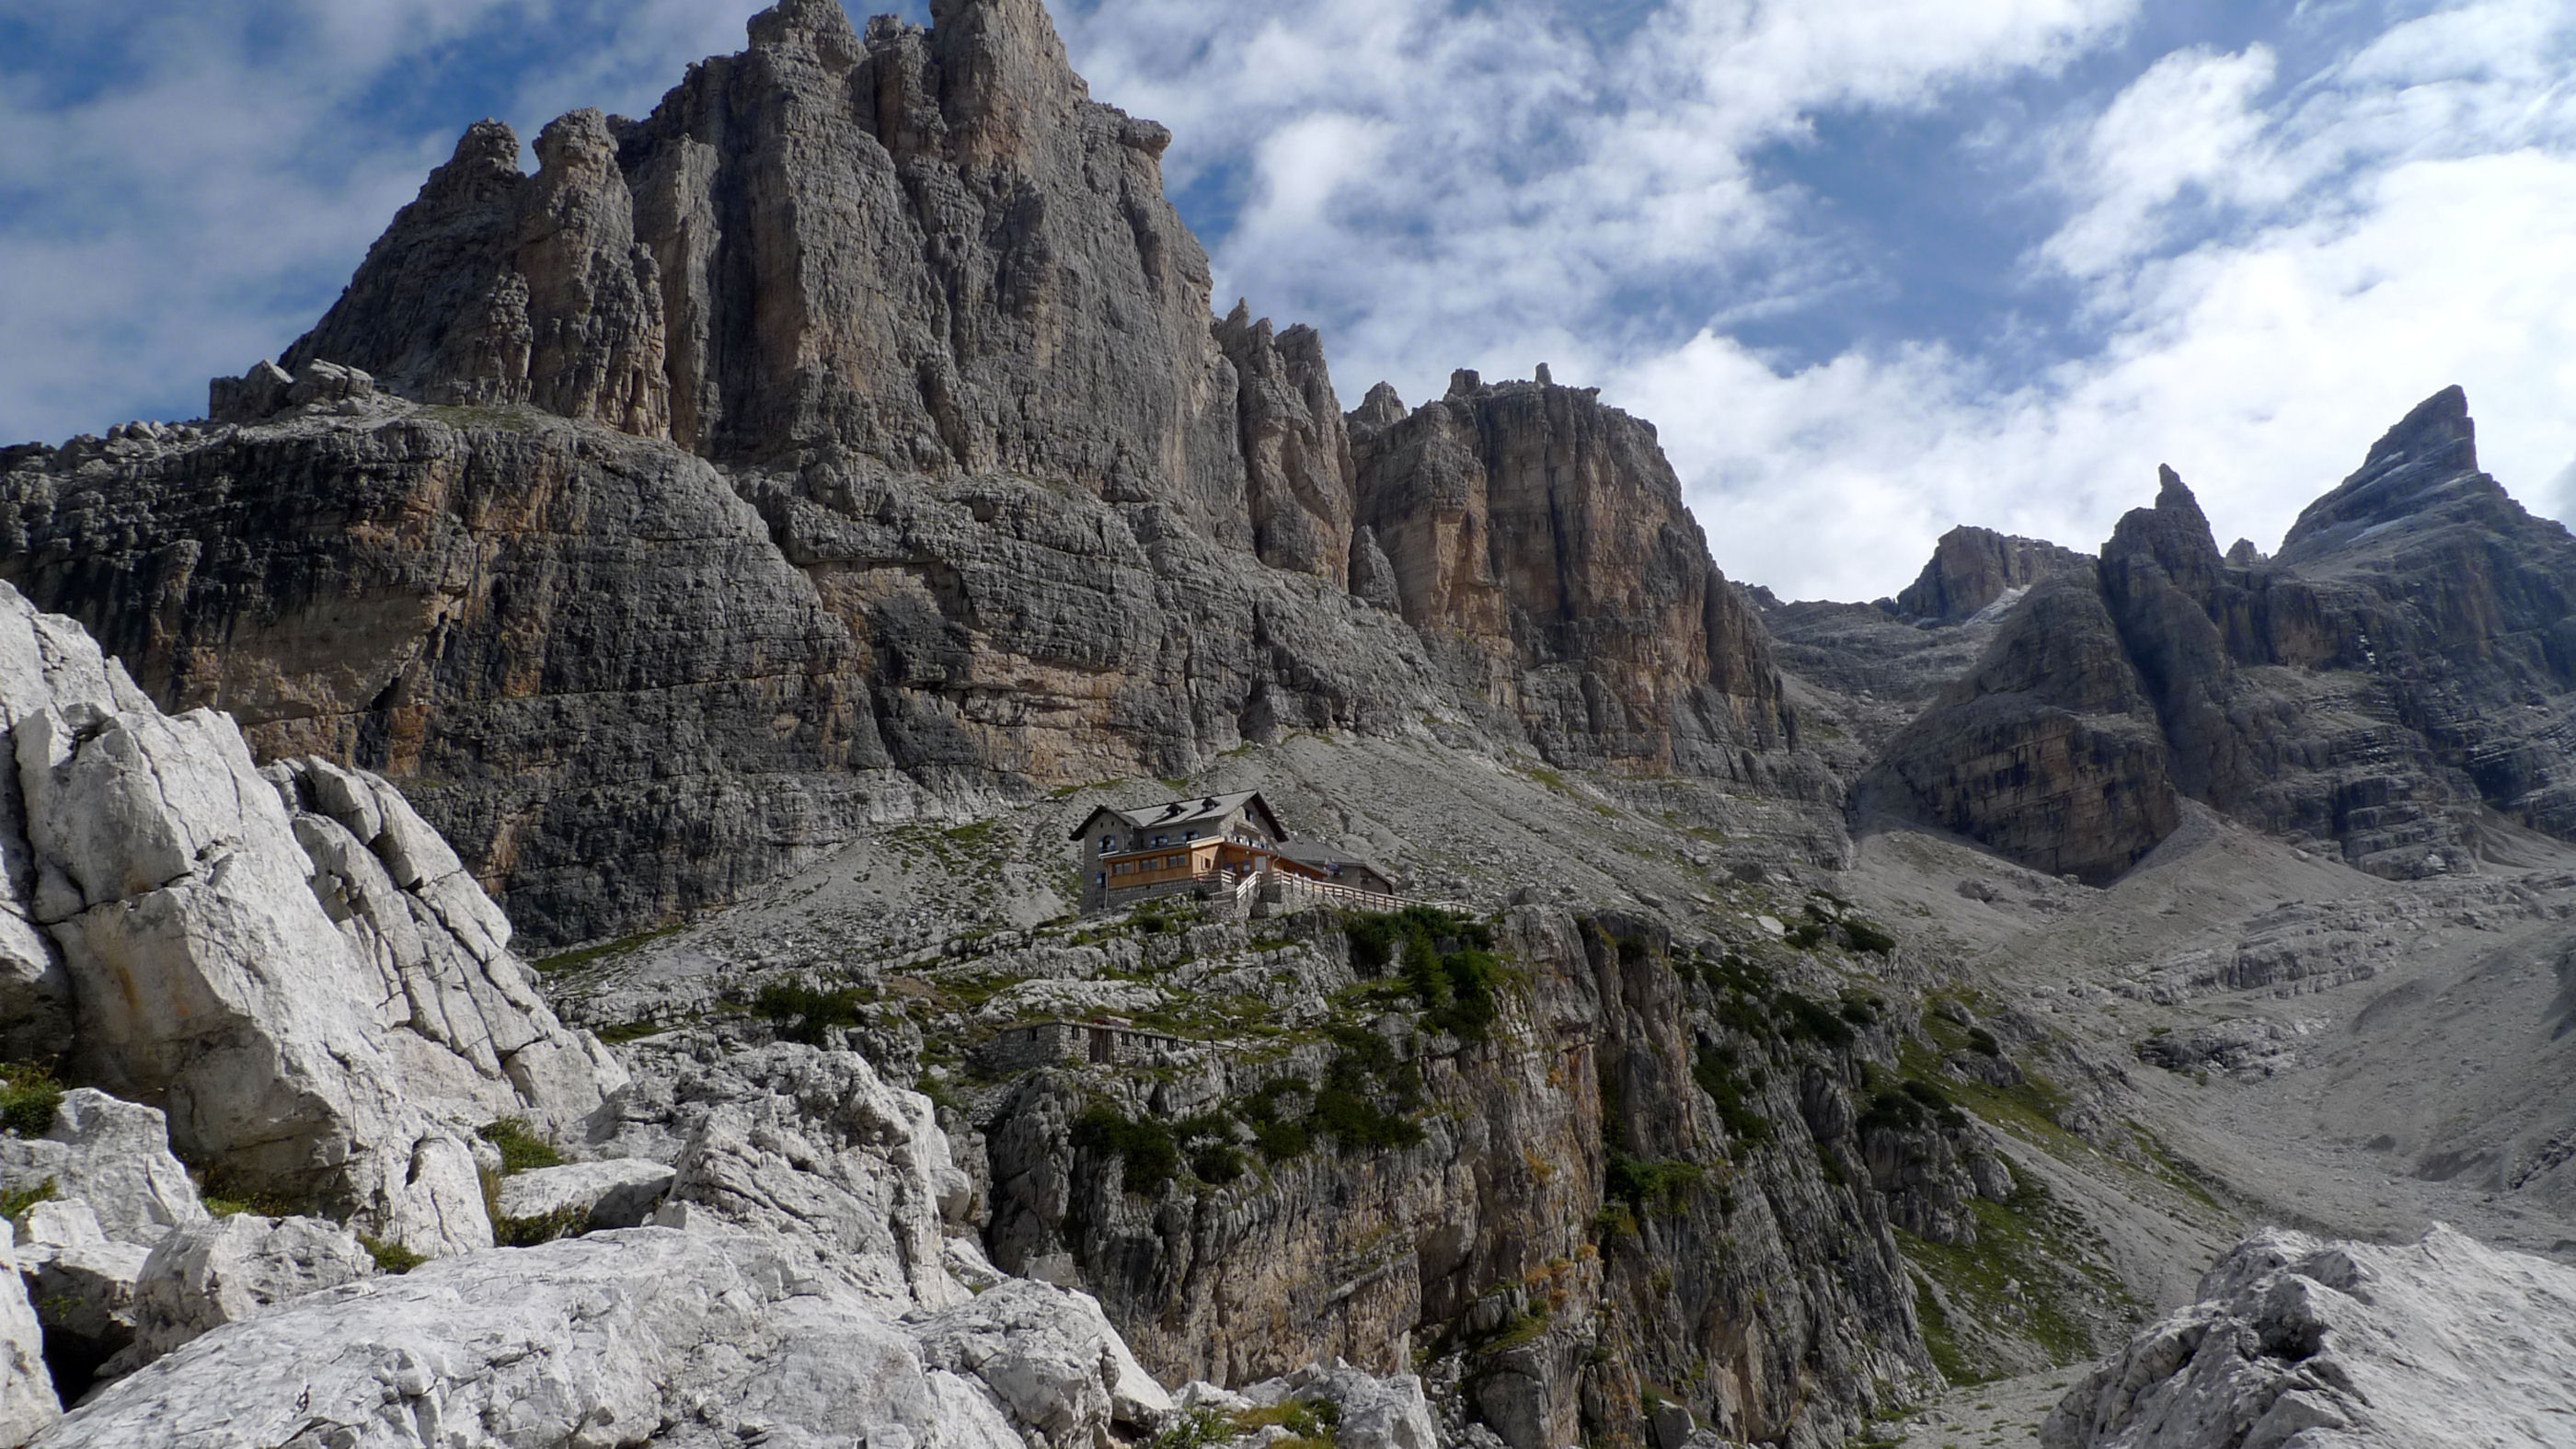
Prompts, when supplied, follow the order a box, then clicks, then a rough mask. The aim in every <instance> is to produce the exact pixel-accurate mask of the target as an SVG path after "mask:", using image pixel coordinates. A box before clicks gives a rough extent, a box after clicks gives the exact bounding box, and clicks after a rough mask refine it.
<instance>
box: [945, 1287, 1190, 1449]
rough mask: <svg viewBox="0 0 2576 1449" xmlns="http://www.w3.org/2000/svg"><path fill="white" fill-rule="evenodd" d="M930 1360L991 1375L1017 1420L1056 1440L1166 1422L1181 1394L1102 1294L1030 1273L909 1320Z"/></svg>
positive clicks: (1092, 1438)
mask: <svg viewBox="0 0 2576 1449" xmlns="http://www.w3.org/2000/svg"><path fill="white" fill-rule="evenodd" d="M906 1327H907V1329H908V1330H909V1331H910V1333H911V1334H912V1337H913V1340H914V1342H916V1343H918V1344H919V1345H920V1348H921V1357H922V1361H923V1362H924V1363H927V1364H929V1365H931V1366H932V1367H934V1368H944V1369H948V1370H950V1371H951V1372H954V1373H960V1374H972V1375H974V1376H975V1377H977V1378H980V1379H982V1380H983V1381H984V1383H985V1384H987V1385H988V1386H990V1387H991V1389H992V1390H993V1392H994V1393H995V1394H996V1395H998V1396H999V1397H1000V1399H1001V1402H1002V1404H1003V1406H1004V1407H1005V1408H1007V1409H1008V1410H1009V1411H1010V1414H1011V1418H1012V1420H1013V1422H1014V1423H1017V1424H1019V1425H1020V1426H1022V1427H1024V1428H1027V1429H1033V1430H1035V1431H1037V1432H1039V1433H1041V1434H1044V1435H1046V1436H1047V1439H1048V1441H1049V1442H1050V1443H1058V1444H1061V1443H1068V1442H1071V1443H1077V1444H1079V1443H1090V1442H1101V1441H1104V1440H1105V1439H1106V1437H1107V1436H1108V1434H1109V1431H1110V1426H1111V1425H1112V1424H1126V1425H1130V1426H1134V1427H1139V1428H1147V1429H1151V1428H1155V1427H1158V1426H1159V1425H1160V1424H1161V1423H1162V1421H1163V1419H1164V1417H1165V1416H1166V1415H1168V1414H1170V1413H1171V1411H1172V1407H1173V1405H1172V1396H1171V1395H1170V1394H1169V1393H1168V1392H1166V1391H1165V1390H1164V1388H1163V1386H1162V1385H1161V1384H1159V1383H1157V1382H1155V1380H1154V1377H1153V1375H1151V1374H1149V1373H1147V1372H1145V1370H1144V1367H1143V1366H1142V1365H1140V1364H1138V1363H1137V1362H1136V1358H1135V1355H1134V1354H1132V1353H1130V1352H1129V1351H1128V1349H1127V1344H1126V1342H1125V1341H1124V1340H1123V1339H1121V1338H1119V1336H1118V1331H1117V1330H1116V1329H1114V1328H1112V1327H1110V1325H1109V1319H1108V1318H1107V1316H1106V1315H1104V1314H1103V1313H1102V1312H1101V1311H1100V1304H1099V1302H1098V1300H1096V1299H1094V1298H1093V1297H1092V1296H1091V1295H1090V1294H1087V1293H1077V1292H1073V1291H1071V1290H1068V1289H1063V1288H1057V1287H1054V1286H1052V1285H1049V1284H1045V1283H1035V1282H1031V1281H1029V1280H1028V1279H1025V1278H1014V1279H1011V1280H1009V1281H1007V1282H1005V1283H1003V1284H1001V1285H1000V1286H998V1287H995V1288H992V1289H989V1290H987V1291H985V1292H983V1293H979V1294H977V1295H975V1296H974V1297H973V1298H971V1299H969V1300H967V1301H966V1302H964V1303H961V1304H958V1305H956V1306H954V1307H951V1308H946V1309H942V1310H940V1311H938V1312H936V1313H930V1314H921V1315H916V1316H915V1317H913V1318H912V1319H910V1320H908V1321H907V1323H906Z"/></svg>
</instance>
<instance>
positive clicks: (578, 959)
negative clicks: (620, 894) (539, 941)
mask: <svg viewBox="0 0 2576 1449" xmlns="http://www.w3.org/2000/svg"><path fill="white" fill-rule="evenodd" d="M686 929H687V927H685V926H664V927H661V928H660V929H658V930H652V931H638V932H636V933H635V934H634V935H632V936H621V937H619V938H618V939H616V940H614V941H609V942H606V943H603V944H601V945H597V946H584V947H582V948H580V949H579V950H576V951H561V952H557V953H556V954H554V955H552V956H547V957H544V958H542V959H539V960H536V961H531V962H529V963H528V964H529V965H530V966H533V967H535V968H536V969H537V970H538V971H541V972H544V973H546V974H548V975H552V974H553V973H555V972H558V971H573V970H578V969H580V968H581V967H584V966H590V965H595V964H597V963H599V962H601V961H606V960H609V959H611V958H613V957H618V956H623V955H625V954H627V953H628V952H630V951H634V950H638V949H640V948H642V947H643V946H645V945H648V944H650V943H651V942H654V941H658V940H661V939H662V938H663V937H665V936H672V935H677V934H678V933H680V932H681V931H683V930H686Z"/></svg>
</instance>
